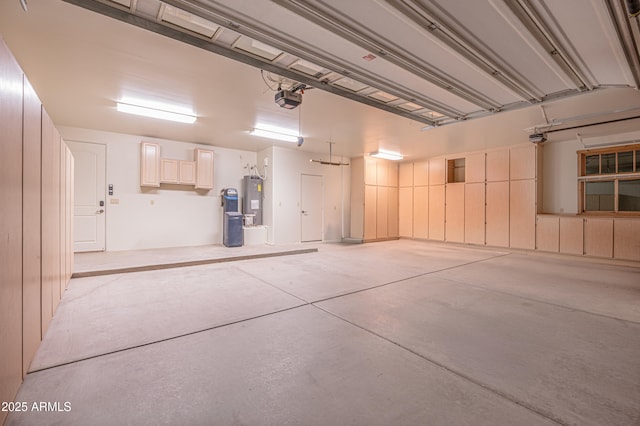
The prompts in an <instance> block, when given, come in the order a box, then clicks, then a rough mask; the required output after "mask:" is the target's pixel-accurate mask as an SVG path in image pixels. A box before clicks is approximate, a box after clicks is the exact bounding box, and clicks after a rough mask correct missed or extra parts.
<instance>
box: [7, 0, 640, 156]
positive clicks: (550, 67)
mask: <svg viewBox="0 0 640 426" xmlns="http://www.w3.org/2000/svg"><path fill="white" fill-rule="evenodd" d="M67 1H69V2H71V3H78V4H80V5H82V6H83V7H87V8H95V9H96V10H98V11H99V12H100V13H96V12H94V11H90V10H87V9H85V8H83V7H79V6H77V5H74V4H70V3H67V2H65V1H62V0H28V2H27V3H28V11H27V12H24V11H23V10H22V9H21V7H20V2H19V1H18V0H3V1H2V2H0V34H2V36H3V38H4V39H5V40H6V41H7V43H8V44H9V47H10V48H11V49H12V50H13V52H14V54H15V56H16V57H17V59H18V60H19V62H20V64H21V66H22V67H23V69H24V70H25V72H26V74H27V76H28V77H29V79H30V80H31V81H32V83H33V85H34V86H35V88H36V91H37V92H38V93H39V95H40V97H41V98H42V101H43V103H44V105H45V107H46V108H47V110H48V111H49V113H50V114H51V115H52V117H53V119H54V121H55V122H56V124H58V125H60V126H72V127H83V128H91V129H98V130H105V131H111V132H119V133H127V134H135V135H142V136H153V137H158V138H165V139H173V140H180V141H186V142H198V143H205V144H211V145H217V146H225V147H231V148H238V149H246V150H252V151H257V150H261V149H263V148H266V147H267V146H271V145H274V144H275V145H282V146H287V145H288V144H287V143H278V142H276V143H273V142H272V141H270V140H266V139H262V138H257V137H254V136H251V135H249V134H248V131H249V130H250V129H252V128H253V127H254V126H255V125H256V124H257V123H259V122H264V123H268V124H273V125H279V126H281V127H288V128H293V129H296V130H298V129H299V131H300V133H301V134H302V135H303V136H304V137H305V143H304V145H303V146H302V147H301V148H300V149H302V150H305V151H310V152H326V151H328V146H327V144H326V142H327V141H333V142H335V145H334V153H337V154H339V155H346V156H356V155H362V154H363V153H366V152H370V151H374V150H377V149H378V148H383V149H390V150H396V151H400V152H402V153H404V154H405V155H407V156H408V157H409V158H411V157H419V156H424V155H428V154H434V153H438V151H439V150H440V151H442V150H443V149H449V150H450V149H453V150H457V151H464V150H471V149H477V148H478V147H487V146H488V145H490V142H488V140H489V139H492V138H493V139H494V140H499V139H501V138H500V137H497V136H496V135H495V133H496V130H495V126H496V124H497V125H499V123H500V121H501V120H509V121H510V122H511V123H512V124H514V123H516V124H517V126H520V127H519V129H520V130H521V129H524V128H527V127H530V126H532V125H533V124H536V123H540V122H541V121H543V120H542V116H541V114H540V110H539V108H538V107H537V106H536V105H540V104H545V105H553V104H554V102H555V103H556V104H558V103H559V104H562V102H565V104H567V105H569V103H571V102H573V104H575V105H577V106H579V105H580V102H579V101H578V100H581V99H584V100H587V99H590V98H591V99H594V96H596V94H601V93H605V92H606V93H605V95H604V96H605V97H607V99H609V98H616V97H618V96H617V95H616V93H619V91H620V90H625V88H627V89H626V92H625V98H629V95H628V93H627V92H629V91H631V92H633V93H634V94H632V95H631V99H633V100H632V101H631V104H633V102H634V100H637V99H638V98H637V96H636V95H635V93H637V92H636V91H635V90H633V89H631V88H636V87H637V83H638V82H637V78H638V71H640V70H638V68H637V66H636V65H637V63H638V51H637V47H635V50H633V49H631V50H627V51H625V48H627V49H629V48H628V46H625V44H624V43H623V42H621V39H622V40H624V34H625V31H627V35H629V36H630V37H631V40H633V39H634V37H635V40H636V43H637V41H638V24H637V19H638V18H633V19H630V18H628V17H627V16H626V11H625V10H624V6H623V4H624V2H617V1H613V2H606V1H604V0H562V1H557V0H513V1H512V0H486V1H484V0H483V1H469V0H467V1H464V0H455V1H454V0H422V1H419V0H389V1H382V0H350V1H344V0H324V1H322V0H313V1H298V0H251V1H239V0H217V1H213V0H166V1H165V2H160V1H158V0H133V1H130V0H118V2H113V1H111V0H103V1H93V0H67ZM120 4H125V5H128V7H124V6H121V5H120ZM612 5H613V6H612ZM176 8H179V10H177V9H176ZM185 11H186V12H185ZM187 12H188V13H187ZM101 13H102V14H101ZM104 14H107V15H111V16H113V17H115V18H118V19H114V18H112V17H107V16H105V15H104ZM202 19H206V22H205V21H203V20H202ZM634 19H635V20H634ZM123 21H127V22H123ZM167 21H173V23H174V24H175V23H177V24H180V25H182V26H176V25H174V24H172V23H170V22H167ZM132 24H133V25H132ZM183 26H189V27H190V28H191V30H195V31H202V32H203V33H206V35H200V34H198V33H196V32H192V31H189V30H186V29H185V28H184V27H183ZM218 26H219V28H218ZM159 33H161V34H159ZM618 33H620V34H621V35H622V37H619V36H618ZM162 34H164V35H162ZM172 37H173V38H172ZM252 46H254V47H257V48H262V49H265V50H266V52H267V53H269V54H266V53H265V55H264V56H266V58H265V57H262V56H260V55H261V51H260V50H253V53H254V54H251V53H246V50H247V49H250V50H251V49H254V47H252ZM632 47H633V46H632ZM214 52H217V53H214ZM255 53H257V54H258V55H256V54H255ZM367 59H369V60H367ZM301 65H302V67H301ZM304 67H307V68H304ZM309 67H311V68H313V69H315V70H321V71H320V72H319V73H318V74H317V75H315V76H310V75H309V74H307V73H308V72H309V69H308V68H309ZM260 68H262V69H265V70H269V71H270V72H268V73H265V76H266V78H267V81H266V82H265V81H263V76H261V72H260ZM304 71H306V72H304ZM278 74H279V75H283V76H287V77H288V79H283V78H281V77H279V76H278ZM278 79H280V80H282V82H283V87H285V88H286V87H290V86H291V85H292V84H294V83H296V82H302V83H305V84H307V85H310V86H312V87H314V88H313V89H307V90H305V91H304V94H303V103H302V105H301V106H300V107H298V108H297V109H294V110H286V109H283V108H280V107H278V106H277V105H276V104H275V103H274V100H273V96H274V91H273V89H274V88H275V87H276V86H277V81H278ZM345 87H351V88H353V87H356V88H357V89H358V91H356V92H354V91H353V90H351V89H350V88H345ZM615 88H617V91H618V92H616V89H615ZM597 96H600V95H597ZM124 97H138V98H145V99H150V100H155V101H164V102H167V103H175V104H179V105H183V106H188V107H190V108H193V110H194V111H195V112H196V114H197V115H198V120H197V121H196V123H195V124H194V125H188V124H175V123H168V122H162V121H158V120H153V119H146V118H139V117H135V116H128V115H125V114H122V113H118V112H117V111H116V109H115V103H116V101H118V100H121V99H122V98H124ZM557 100H559V101H557ZM556 101H557V102H556ZM362 102H365V103H366V104H363V103H362ZM626 102H627V103H629V101H626ZM573 104H572V105H573ZM613 108H614V109H621V108H628V106H625V105H622V104H621V105H614V106H613ZM551 109H553V107H552V108H551ZM578 110H579V108H578ZM578 110H576V113H575V115H579V111H578ZM565 114H566V112H565ZM483 117H485V118H483ZM489 117H491V118H489ZM432 124H433V125H435V126H438V127H440V128H437V129H435V130H429V131H421V129H423V128H425V126H428V125H432ZM517 126H516V127H517ZM512 127H513V126H512ZM488 129H490V130H488ZM478 132H483V134H482V136H481V137H475V138H470V137H469V135H471V134H479V133H478ZM434 134H435V135H436V136H437V137H436V138H437V139H438V140H439V144H434V143H433V142H432V139H433V138H434V136H433V135H434ZM526 137H527V135H526V133H524V132H520V133H519V134H518V135H515V134H513V135H506V136H505V135H502V140H511V141H513V142H515V141H516V140H521V139H524V140H526ZM513 142H512V143H513ZM289 146H290V145H289Z"/></svg>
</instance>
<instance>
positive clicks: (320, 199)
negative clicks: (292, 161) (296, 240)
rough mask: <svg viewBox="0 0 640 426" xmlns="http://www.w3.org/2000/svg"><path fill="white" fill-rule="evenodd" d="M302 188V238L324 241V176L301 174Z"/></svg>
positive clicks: (303, 240) (304, 239)
mask: <svg viewBox="0 0 640 426" xmlns="http://www.w3.org/2000/svg"><path fill="white" fill-rule="evenodd" d="M300 189H301V192H302V193H301V194H300V224H301V227H302V228H301V233H300V240H301V241H302V242H307V241H322V208H323V204H324V192H323V188H322V176H317V175H301V177H300Z"/></svg>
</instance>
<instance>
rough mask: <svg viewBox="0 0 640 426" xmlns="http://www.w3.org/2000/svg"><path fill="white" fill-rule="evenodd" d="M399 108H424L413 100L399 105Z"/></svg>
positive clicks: (413, 109)
mask: <svg viewBox="0 0 640 426" xmlns="http://www.w3.org/2000/svg"><path fill="white" fill-rule="evenodd" d="M398 107H399V108H402V109H404V110H405V111H415V110H418V109H420V108H422V107H421V106H420V105H418V104H414V103H413V102H407V103H406V104H401V105H398Z"/></svg>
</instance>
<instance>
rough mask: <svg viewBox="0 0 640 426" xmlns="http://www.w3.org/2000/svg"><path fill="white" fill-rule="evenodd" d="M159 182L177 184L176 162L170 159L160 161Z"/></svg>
mask: <svg viewBox="0 0 640 426" xmlns="http://www.w3.org/2000/svg"><path fill="white" fill-rule="evenodd" d="M160 182H161V183H178V160H173V159H171V158H161V159H160Z"/></svg>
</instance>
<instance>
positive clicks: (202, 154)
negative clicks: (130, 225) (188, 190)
mask: <svg viewBox="0 0 640 426" xmlns="http://www.w3.org/2000/svg"><path fill="white" fill-rule="evenodd" d="M195 157H196V161H183V160H176V159H173V158H161V157H160V145H159V144H157V143H151V142H141V143H140V186H148V187H155V188H157V187H159V186H160V184H161V183H170V184H177V185H194V186H195V188H196V189H207V190H209V189H213V151H211V150H208V149H199V148H198V149H196V150H195Z"/></svg>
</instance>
